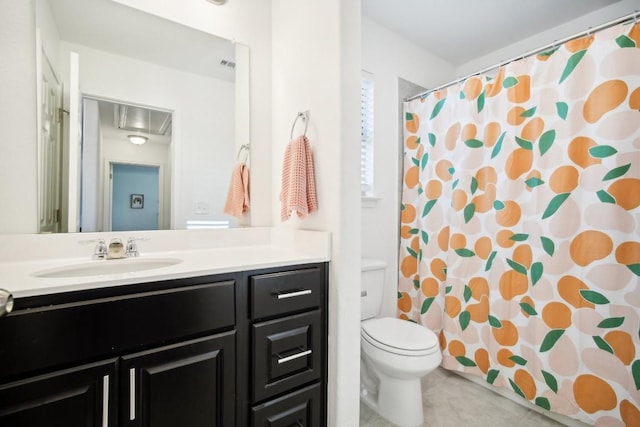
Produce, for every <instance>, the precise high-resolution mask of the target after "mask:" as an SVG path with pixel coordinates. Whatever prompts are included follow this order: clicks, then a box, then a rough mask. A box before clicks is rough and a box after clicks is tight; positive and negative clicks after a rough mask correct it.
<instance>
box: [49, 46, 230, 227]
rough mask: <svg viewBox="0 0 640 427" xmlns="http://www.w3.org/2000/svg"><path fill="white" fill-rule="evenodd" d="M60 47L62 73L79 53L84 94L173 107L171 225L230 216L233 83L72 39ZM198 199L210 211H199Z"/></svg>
mask: <svg viewBox="0 0 640 427" xmlns="http://www.w3.org/2000/svg"><path fill="white" fill-rule="evenodd" d="M60 49H61V53H60V54H61V60H60V64H61V67H60V68H61V70H62V71H61V74H62V75H63V76H67V75H68V72H66V69H65V67H64V65H66V63H65V61H64V58H66V57H68V54H69V51H75V52H78V53H79V54H80V91H81V92H82V93H83V94H85V95H89V96H95V97H98V98H106V99H111V100H116V101H120V102H123V103H130V104H138V105H143V106H150V107H155V108H158V109H162V110H167V111H172V112H173V124H172V125H173V128H172V134H173V144H174V147H173V155H174V156H175V163H174V164H175V165H176V169H175V170H174V171H172V172H173V179H174V180H175V184H174V186H175V187H174V188H175V189H176V191H175V192H174V193H173V194H172V196H173V203H172V206H173V209H172V210H173V213H172V215H171V220H172V224H173V226H172V228H185V226H186V221H187V220H189V219H197V220H223V219H224V220H228V219H230V218H229V217H228V216H226V215H224V214H223V209H224V202H225V200H226V196H227V190H228V187H229V179H230V176H231V171H232V168H233V164H234V162H235V158H236V152H235V143H234V141H235V136H234V133H235V123H234V112H235V108H234V107H233V106H234V104H235V88H234V85H233V84H232V83H229V82H226V81H222V80H218V79H213V78H208V77H204V76H201V75H197V74H192V73H187V72H183V71H179V70H176V69H173V68H168V67H163V66H159V65H155V64H151V63H148V62H144V61H139V60H136V59H133V58H127V57H123V56H119V55H114V54H111V53H108V52H104V51H100V50H96V49H92V48H88V47H86V46H80V45H75V44H69V43H67V42H62V43H61V44H60ZM65 84H66V82H65ZM134 148H136V147H134ZM196 202H204V203H206V204H207V205H208V208H209V214H207V215H196V214H195V206H196Z"/></svg>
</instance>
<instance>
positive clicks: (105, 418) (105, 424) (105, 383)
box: [102, 375, 109, 427]
mask: <svg viewBox="0 0 640 427" xmlns="http://www.w3.org/2000/svg"><path fill="white" fill-rule="evenodd" d="M102 427H109V375H105V376H104V377H102Z"/></svg>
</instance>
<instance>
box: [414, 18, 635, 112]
mask: <svg viewBox="0 0 640 427" xmlns="http://www.w3.org/2000/svg"><path fill="white" fill-rule="evenodd" d="M639 16H640V11H637V10H636V11H635V12H633V13H630V14H628V15H625V16H623V17H620V18H617V19H614V20H613V21H609V22H606V23H604V24H601V25H598V26H597V27H589V29H588V30H586V31H581V32H579V33H577V34H574V35H572V36H569V37H565V38H563V39H561V40H556V41H554V42H553V43H549V44H548V45H546V46H543V47H541V48H538V49H534V50H530V51H529V52H526V53H524V54H522V55H518V56H514V57H513V58H511V59H508V60H506V61H502V62H499V63H498V64H497V65H492V66H490V67H487V68H483V69H482V70H480V71H476V72H474V73H471V74H468V75H466V76H464V77H461V78H459V79H456V80H453V81H451V82H449V83H445V84H443V85H440V86H437V87H435V88H433V89H427V90H425V91H424V92H420V93H419V94H417V95H413V96H411V97H409V98H405V100H404V101H405V102H409V101H413V100H414V99H418V98H420V97H423V96H425V95H426V94H428V93H431V92H435V91H437V90H440V89H444V88H445V87H449V86H453V85H454V84H456V83H460V82H462V81H465V80H467V79H468V78H470V77H473V76H477V75H480V74H484V73H486V72H488V71H491V70H493V69H496V68H500V67H503V66H505V65H507V64H509V63H511V62H514V61H517V60H519V59H524V58H527V57H529V56H531V55H535V54H537V53H540V52H544V51H545V50H548V49H552V48H554V47H556V46H559V45H561V44H563V43H566V42H568V41H569V40H573V39H576V38H578V37H582V36H586V35H589V34H591V33H595V32H596V31H600V30H604V29H605V28H609V27H613V26H614V25H617V24H621V23H623V22H626V21H630V20H636V21H637V19H638V17H639Z"/></svg>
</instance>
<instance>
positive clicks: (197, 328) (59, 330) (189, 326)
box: [0, 280, 235, 382]
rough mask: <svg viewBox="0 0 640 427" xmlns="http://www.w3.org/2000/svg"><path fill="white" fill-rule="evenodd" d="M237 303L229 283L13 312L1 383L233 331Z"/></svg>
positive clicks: (0, 332)
mask: <svg viewBox="0 0 640 427" xmlns="http://www.w3.org/2000/svg"><path fill="white" fill-rule="evenodd" d="M234 302H235V282H234V281H231V280H230V281H224V282H218V283H209V284H202V285H195V286H186V287H181V288H174V289H168V290H162V291H151V292H142V293H134V294H128V295H120V296H114V297H110V298H101V299H94V300H89V301H82V302H76V303H68V304H59V305H52V306H46V307H39V308H32V309H26V310H18V311H14V312H13V313H11V314H10V315H8V316H6V317H4V318H2V319H0V336H1V337H2V340H3V343H2V345H1V346H0V366H3V367H6V369H3V370H2V372H0V380H1V379H2V378H9V377H15V376H19V375H22V374H25V373H28V372H32V371H35V370H45V369H50V368H53V367H55V366H61V365H66V364H69V365H71V364H75V363H82V362H83V361H84V360H90V359H94V360H95V359H98V358H105V357H111V356H112V355H116V354H122V353H123V352H131V351H137V350H142V349H144V348H149V347H151V346H154V345H159V344H163V343H167V342H175V341H177V340H179V339H181V338H183V337H193V336H198V335H203V334H205V333H207V332H210V331H215V330H220V329H225V328H231V327H233V325H234V324H235V309H234V307H235V305H234ZM0 382H2V381H0Z"/></svg>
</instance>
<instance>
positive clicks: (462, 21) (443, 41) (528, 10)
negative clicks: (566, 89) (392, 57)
mask: <svg viewBox="0 0 640 427" xmlns="http://www.w3.org/2000/svg"><path fill="white" fill-rule="evenodd" d="M618 1H620V0H483V1H480V0H401V1H388V0H362V13H363V15H365V16H366V17H368V18H370V19H371V20H372V21H375V22H377V23H379V24H380V25H382V26H383V27H386V28H388V29H389V30H391V31H393V32H395V33H397V34H400V35H401V36H403V37H404V38H406V39H408V40H410V41H413V42H414V43H416V44H417V45H419V46H421V47H423V48H424V49H426V50H427V51H429V52H431V53H433V54H435V55H437V56H439V57H440V58H442V59H444V60H446V61H447V62H449V63H451V64H452V65H453V66H456V67H458V66H460V65H463V64H466V63H468V62H470V61H472V60H474V59H476V58H479V57H481V56H483V55H486V54H488V53H491V52H493V51H495V50H498V49H500V48H503V47H505V46H508V45H510V44H512V43H514V42H516V41H519V40H523V39H526V38H528V37H530V36H533V35H535V34H538V33H541V32H543V31H545V30H548V29H550V28H553V27H557V26H558V25H561V24H563V23H565V22H567V21H570V20H572V19H575V18H577V17H580V16H582V15H586V14H587V13H590V12H593V11H595V10H597V9H600V8H602V7H605V6H609V5H611V4H613V3H616V2H618ZM568 35H569V34H568Z"/></svg>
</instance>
